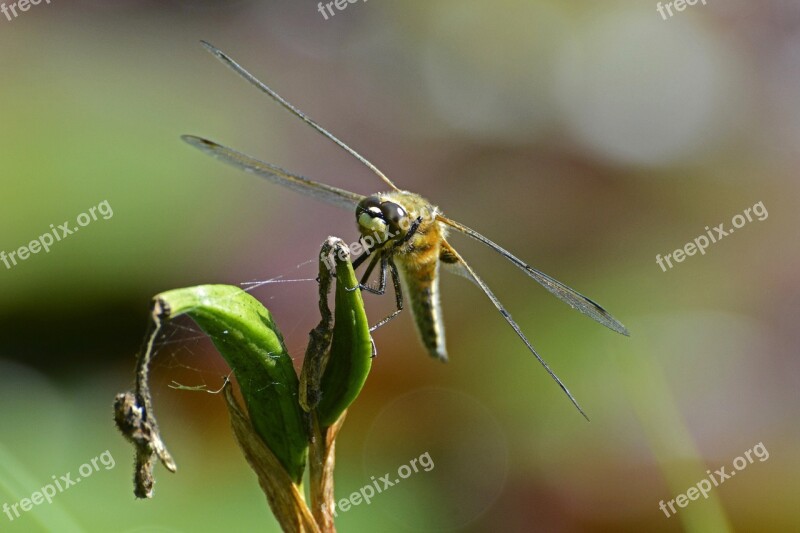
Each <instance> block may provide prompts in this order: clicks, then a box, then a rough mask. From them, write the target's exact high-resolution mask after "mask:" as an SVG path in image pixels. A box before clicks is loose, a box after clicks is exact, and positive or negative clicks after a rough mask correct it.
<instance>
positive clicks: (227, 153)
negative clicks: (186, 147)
mask: <svg viewBox="0 0 800 533" xmlns="http://www.w3.org/2000/svg"><path fill="white" fill-rule="evenodd" d="M181 139H183V140H184V141H186V142H187V143H189V144H191V145H192V146H194V147H195V148H198V149H200V150H202V151H203V152H205V153H207V154H209V155H211V156H213V157H215V158H217V159H219V160H221V161H224V162H225V163H228V164H229V165H233V166H235V167H239V168H240V169H242V170H244V171H245V172H249V173H251V174H256V175H258V176H261V177H262V178H265V179H266V180H267V181H271V182H272V183H277V184H278V185H282V186H284V187H286V188H287V189H291V190H293V191H295V192H299V193H300V194H305V195H306V196H311V197H313V198H316V199H317V200H322V201H323V202H327V203H329V204H333V205H336V206H339V207H343V208H345V209H349V210H353V211H354V210H355V208H356V206H357V205H358V202H360V201H361V200H363V199H364V197H363V196H361V195H360V194H356V193H353V192H350V191H346V190H344V189H339V188H337V187H331V186H330V185H325V184H324V183H318V182H316V181H312V180H310V179H308V178H305V177H303V176H299V175H297V174H292V173H291V172H289V171H287V170H284V169H282V168H280V167H276V166H275V165H272V164H270V163H265V162H264V161H259V160H258V159H255V158H252V157H250V156H249V155H246V154H243V153H241V152H237V151H236V150H233V149H232V148H228V147H226V146H222V145H221V144H217V143H215V142H213V141H209V140H207V139H203V138H200V137H195V136H194V135H183V136H182V137H181Z"/></svg>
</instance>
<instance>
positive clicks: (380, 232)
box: [356, 196, 411, 242]
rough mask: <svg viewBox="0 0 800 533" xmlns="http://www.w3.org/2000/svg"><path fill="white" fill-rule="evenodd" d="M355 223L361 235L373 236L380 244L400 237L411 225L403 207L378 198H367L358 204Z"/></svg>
mask: <svg viewBox="0 0 800 533" xmlns="http://www.w3.org/2000/svg"><path fill="white" fill-rule="evenodd" d="M356 222H358V227H359V229H360V230H361V233H362V234H364V235H375V236H377V237H378V238H379V239H380V241H381V242H385V241H387V240H390V239H395V238H399V237H402V236H403V235H405V233H406V231H408V228H409V226H410V225H411V221H410V217H409V215H408V212H407V211H406V210H405V208H403V206H401V205H400V204H397V203H395V202H391V201H387V200H381V199H380V198H379V197H378V196H368V197H366V198H364V199H363V200H361V202H359V204H358V207H357V208H356Z"/></svg>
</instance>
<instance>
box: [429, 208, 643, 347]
mask: <svg viewBox="0 0 800 533" xmlns="http://www.w3.org/2000/svg"><path fill="white" fill-rule="evenodd" d="M436 219H437V220H438V221H439V222H442V223H443V224H446V225H448V226H450V227H451V228H455V229H457V230H458V231H460V232H461V233H464V234H465V235H468V236H469V237H472V238H473V239H475V240H477V241H480V242H482V243H483V244H485V245H487V246H488V247H490V248H492V249H493V250H494V251H496V252H498V253H499V254H500V255H502V256H503V257H505V258H506V259H508V260H509V261H511V262H512V263H514V264H515V265H516V266H518V267H519V268H520V269H521V270H522V271H523V272H525V273H526V274H527V275H529V276H530V277H532V278H533V279H535V280H536V281H537V282H538V283H539V284H540V285H542V286H543V287H544V288H545V289H547V290H548V291H550V293H551V294H553V295H555V296H556V297H557V298H558V299H559V300H561V301H562V302H565V303H566V304H568V305H569V306H570V307H572V308H573V309H577V310H578V311H580V312H581V313H583V314H584V315H586V316H588V317H590V318H592V319H593V320H595V321H597V322H599V323H600V324H602V325H604V326H605V327H607V328H609V329H611V330H614V331H616V332H617V333H621V334H623V335H629V333H628V330H627V329H626V328H625V326H623V325H622V324H621V323H620V322H619V321H618V320H617V319H616V318H614V317H613V316H611V313H609V312H608V311H606V310H605V309H603V307H602V306H600V304H598V303H597V302H595V301H593V300H590V299H589V298H587V297H586V296H584V295H582V294H580V293H579V292H577V291H575V290H573V289H571V288H569V287H567V286H566V285H564V284H563V283H561V282H560V281H558V280H556V279H554V278H551V277H550V276H548V275H547V274H545V273H544V272H541V271H539V270H536V269H535V268H533V267H532V266H530V265H528V264H526V263H525V262H524V261H522V259H519V258H518V257H516V256H515V255H514V254H512V253H511V252H509V251H508V250H506V249H505V248H503V247H501V246H500V245H498V244H496V243H494V242H493V241H491V240H489V239H487V238H486V237H484V236H483V235H481V234H480V233H478V232H477V231H475V230H473V229H470V228H468V227H467V226H465V225H463V224H461V223H459V222H456V221H454V220H450V219H449V218H447V217H443V216H441V215H437V216H436Z"/></svg>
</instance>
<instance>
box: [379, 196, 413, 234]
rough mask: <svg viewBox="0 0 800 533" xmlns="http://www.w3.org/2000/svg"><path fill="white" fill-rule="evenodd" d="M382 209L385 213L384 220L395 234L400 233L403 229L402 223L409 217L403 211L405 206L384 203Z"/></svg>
mask: <svg viewBox="0 0 800 533" xmlns="http://www.w3.org/2000/svg"><path fill="white" fill-rule="evenodd" d="M380 208H381V212H382V213H383V219H384V220H385V221H386V222H387V223H388V224H389V227H390V228H391V229H392V230H393V231H394V232H398V231H399V230H400V228H401V222H402V221H403V220H405V219H406V218H407V217H408V213H407V212H406V210H405V209H403V206H401V205H400V204H396V203H394V202H383V203H382V204H381V207H380Z"/></svg>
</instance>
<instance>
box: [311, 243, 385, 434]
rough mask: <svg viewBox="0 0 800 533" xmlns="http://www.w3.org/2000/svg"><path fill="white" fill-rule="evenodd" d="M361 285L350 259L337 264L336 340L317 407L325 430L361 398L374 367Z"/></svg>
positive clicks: (321, 385)
mask: <svg viewBox="0 0 800 533" xmlns="http://www.w3.org/2000/svg"><path fill="white" fill-rule="evenodd" d="M345 249H346V248H345ZM336 255H338V254H336ZM328 257H334V255H333V254H332V255H329V256H328ZM357 286H358V280H357V279H356V275H355V272H353V265H352V263H351V262H350V261H349V259H348V260H346V261H336V309H335V311H334V326H333V339H332V340H331V351H330V356H329V358H328V363H327V365H326V367H325V371H324V373H323V375H322V380H321V383H320V391H321V392H322V397H321V399H320V402H319V405H318V406H317V413H318V415H319V421H320V424H321V425H322V426H323V427H327V426H331V425H333V423H334V422H336V421H337V420H338V419H339V417H340V416H341V415H342V413H344V411H345V410H346V409H347V408H348V407H349V406H350V404H351V403H353V401H354V400H355V399H356V398H357V397H358V394H359V393H360V392H361V389H362V387H363V386H364V382H365V381H366V380H367V376H368V375H369V370H370V368H371V367H372V355H373V351H372V350H373V345H372V337H371V336H370V332H369V322H368V320H367V314H366V312H365V311H364V301H363V300H362V298H361V291H360V290H352V289H353V288H355V287H357ZM348 289H349V290H348Z"/></svg>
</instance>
